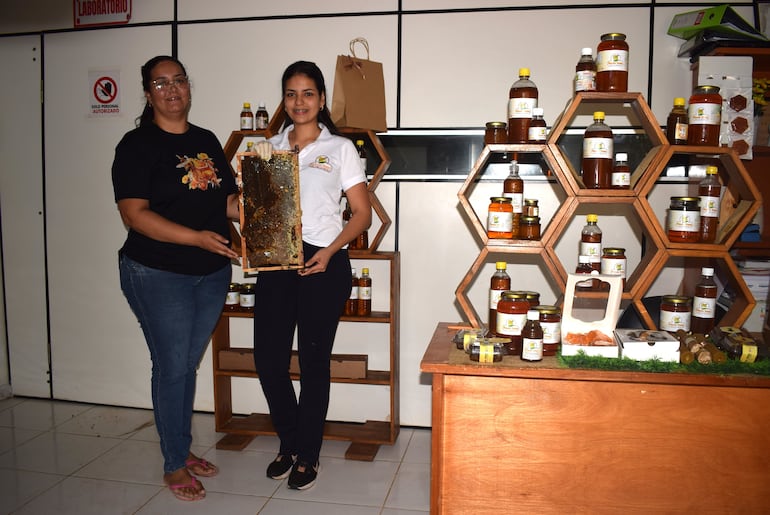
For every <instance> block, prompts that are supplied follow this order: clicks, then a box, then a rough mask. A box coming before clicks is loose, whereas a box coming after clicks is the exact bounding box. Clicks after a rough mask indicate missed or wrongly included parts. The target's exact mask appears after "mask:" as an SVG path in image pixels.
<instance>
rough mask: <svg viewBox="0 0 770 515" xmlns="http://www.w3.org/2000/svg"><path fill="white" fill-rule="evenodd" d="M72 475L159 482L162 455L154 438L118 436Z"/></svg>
mask: <svg viewBox="0 0 770 515" xmlns="http://www.w3.org/2000/svg"><path fill="white" fill-rule="evenodd" d="M74 475H75V476H77V477H83V478H91V479H106V480H111V481H128V482H131V483H145V484H150V485H158V486H163V456H162V455H161V452H160V446H159V445H158V444H157V443H156V442H142V441H137V440H122V441H120V443H119V444H118V445H116V446H115V447H113V448H112V449H110V450H108V451H107V452H105V453H104V454H102V455H101V456H99V457H98V458H96V459H95V460H93V461H91V462H90V463H89V464H87V465H86V466H84V467H83V468H81V469H80V470H78V471H77V472H75V474H74Z"/></svg>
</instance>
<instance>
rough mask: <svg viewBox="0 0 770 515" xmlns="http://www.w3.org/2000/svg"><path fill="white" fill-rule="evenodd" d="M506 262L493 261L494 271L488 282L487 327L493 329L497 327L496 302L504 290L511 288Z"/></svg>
mask: <svg viewBox="0 0 770 515" xmlns="http://www.w3.org/2000/svg"><path fill="white" fill-rule="evenodd" d="M507 268H508V263H506V262H505V261H498V262H497V263H495V273H494V274H492V279H491V280H490V284H489V323H488V326H489V329H490V330H491V331H494V330H495V328H496V327H497V303H498V301H499V300H500V296H501V295H502V294H503V292H504V291H506V290H510V289H511V276H510V275H508V272H507V271H506V269H507Z"/></svg>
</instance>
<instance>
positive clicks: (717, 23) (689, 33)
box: [668, 4, 767, 41]
mask: <svg viewBox="0 0 770 515" xmlns="http://www.w3.org/2000/svg"><path fill="white" fill-rule="evenodd" d="M703 30H709V31H711V32H718V33H722V34H725V35H727V36H732V37H734V38H735V39H736V40H741V39H743V40H758V41H767V37H765V35H764V34H762V33H761V32H759V31H758V30H757V29H755V28H754V26H753V25H751V24H750V23H749V22H747V21H746V20H744V19H743V18H742V17H741V15H740V14H738V13H737V12H736V11H735V9H733V8H732V7H730V6H729V5H728V4H722V5H718V6H716V7H709V8H707V9H698V10H695V11H688V12H684V13H680V14H677V15H676V16H674V19H672V20H671V25H669V27H668V34H669V35H671V36H675V37H677V38H681V39H690V38H692V37H693V36H696V35H697V34H698V33H699V32H701V31H703Z"/></svg>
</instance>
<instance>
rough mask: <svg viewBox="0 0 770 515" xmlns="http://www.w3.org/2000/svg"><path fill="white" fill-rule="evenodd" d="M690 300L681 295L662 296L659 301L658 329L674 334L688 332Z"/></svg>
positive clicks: (690, 312) (690, 311) (690, 309)
mask: <svg viewBox="0 0 770 515" xmlns="http://www.w3.org/2000/svg"><path fill="white" fill-rule="evenodd" d="M691 314H692V298H691V297H683V296H681V295H663V297H661V299H660V329H661V330H662V331H669V332H671V333H675V332H677V331H678V330H680V329H681V330H682V331H684V332H689V331H690V316H691Z"/></svg>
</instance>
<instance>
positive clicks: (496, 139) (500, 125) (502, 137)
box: [484, 122, 508, 145]
mask: <svg viewBox="0 0 770 515" xmlns="http://www.w3.org/2000/svg"><path fill="white" fill-rule="evenodd" d="M507 142H508V125H507V124H506V123H505V122H487V125H486V129H485V130H484V144H485V145H495V144H498V143H500V144H502V143H507Z"/></svg>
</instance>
